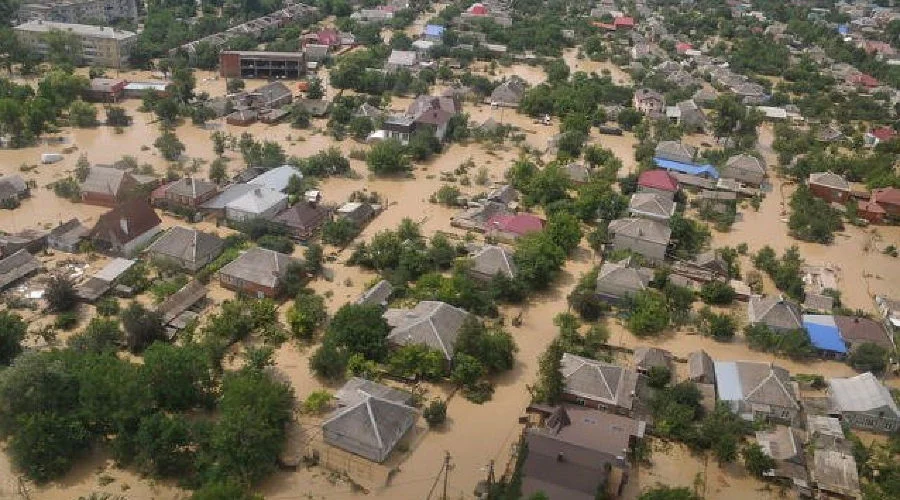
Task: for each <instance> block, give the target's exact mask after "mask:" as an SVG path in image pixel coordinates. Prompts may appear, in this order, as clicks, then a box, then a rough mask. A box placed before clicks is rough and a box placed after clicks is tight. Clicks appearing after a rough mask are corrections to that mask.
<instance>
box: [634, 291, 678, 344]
mask: <svg viewBox="0 0 900 500" xmlns="http://www.w3.org/2000/svg"><path fill="white" fill-rule="evenodd" d="M627 324H628V329H629V330H631V331H632V332H634V333H635V334H636V335H655V334H657V333H659V332H661V331H663V330H665V329H666V327H668V326H669V309H668V307H667V305H666V300H665V297H664V296H663V295H662V294H660V293H659V292H656V291H654V290H642V291H640V292H638V293H637V294H636V295H635V296H634V299H633V300H632V307H631V316H630V317H629V318H628V323H627Z"/></svg>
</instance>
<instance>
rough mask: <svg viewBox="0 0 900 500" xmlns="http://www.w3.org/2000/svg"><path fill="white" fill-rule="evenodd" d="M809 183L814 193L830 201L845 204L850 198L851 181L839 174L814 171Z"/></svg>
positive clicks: (810, 175)
mask: <svg viewBox="0 0 900 500" xmlns="http://www.w3.org/2000/svg"><path fill="white" fill-rule="evenodd" d="M807 185H808V186H809V190H810V191H812V194H813V195H815V196H816V197H818V198H822V199H823V200H825V201H828V202H836V203H841V204H843V203H846V202H847V201H848V200H849V199H850V183H849V182H847V180H846V179H844V178H843V177H842V176H840V175H838V174H833V173H831V172H813V173H811V174H809V180H808V181H807Z"/></svg>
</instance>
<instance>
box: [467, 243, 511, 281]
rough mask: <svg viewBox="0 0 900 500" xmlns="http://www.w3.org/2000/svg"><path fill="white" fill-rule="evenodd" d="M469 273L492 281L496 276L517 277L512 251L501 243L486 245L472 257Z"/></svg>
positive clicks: (482, 279) (479, 278) (477, 277)
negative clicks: (500, 244)
mask: <svg viewBox="0 0 900 500" xmlns="http://www.w3.org/2000/svg"><path fill="white" fill-rule="evenodd" d="M471 262H472V265H471V267H470V268H469V274H471V275H472V277H473V278H475V279H477V280H480V281H491V280H492V279H494V277H495V276H497V275H501V276H503V277H505V278H510V279H511V278H515V277H516V264H515V262H513V255H512V253H511V252H510V251H509V250H507V249H506V248H503V247H501V246H499V245H485V246H483V247H481V248H480V249H479V250H478V251H477V252H475V254H474V255H472V258H471Z"/></svg>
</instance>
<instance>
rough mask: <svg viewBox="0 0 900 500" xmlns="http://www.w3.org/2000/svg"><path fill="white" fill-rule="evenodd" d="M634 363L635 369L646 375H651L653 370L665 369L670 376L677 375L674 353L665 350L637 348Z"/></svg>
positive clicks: (633, 356)
mask: <svg viewBox="0 0 900 500" xmlns="http://www.w3.org/2000/svg"><path fill="white" fill-rule="evenodd" d="M632 362H633V363H634V369H635V370H637V372H638V373H643V374H644V375H646V374H648V373H650V370H651V369H652V368H665V369H666V370H668V371H669V374H670V375H672V376H674V375H675V367H674V364H673V363H674V361H673V359H672V353H671V352H669V351H667V350H665V349H660V348H658V347H646V346H641V347H636V348H635V349H634V354H633V355H632Z"/></svg>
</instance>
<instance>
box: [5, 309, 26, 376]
mask: <svg viewBox="0 0 900 500" xmlns="http://www.w3.org/2000/svg"><path fill="white" fill-rule="evenodd" d="M27 330H28V326H27V325H26V324H25V322H24V321H22V317H21V316H19V315H18V314H15V313H11V312H9V311H0V366H6V365H9V363H10V362H12V360H13V358H15V357H16V356H18V355H19V353H20V352H22V340H24V339H25V332H26V331H27Z"/></svg>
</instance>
